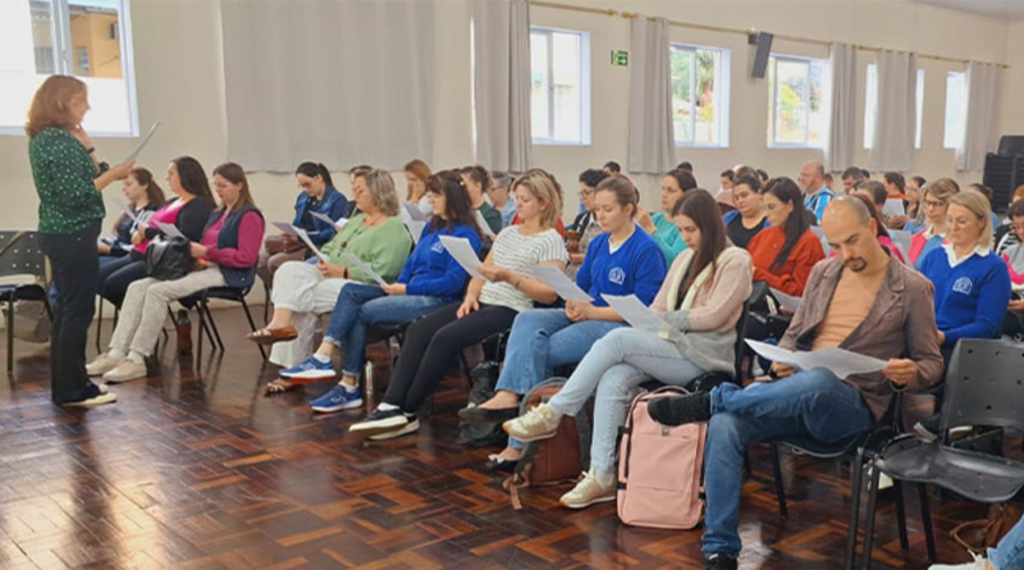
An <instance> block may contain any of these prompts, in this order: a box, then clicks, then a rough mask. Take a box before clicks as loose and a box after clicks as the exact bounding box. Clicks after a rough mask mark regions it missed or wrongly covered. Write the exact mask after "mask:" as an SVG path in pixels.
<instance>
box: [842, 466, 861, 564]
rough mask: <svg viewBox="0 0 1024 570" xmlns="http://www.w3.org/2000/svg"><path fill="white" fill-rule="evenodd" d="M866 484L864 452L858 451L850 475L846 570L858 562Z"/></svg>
mask: <svg viewBox="0 0 1024 570" xmlns="http://www.w3.org/2000/svg"><path fill="white" fill-rule="evenodd" d="M863 484H864V450H863V449H861V450H858V451H857V457H856V458H854V460H853V473H852V474H851V475H850V524H849V527H848V528H849V531H848V532H847V535H846V566H845V568H846V570H853V567H854V565H855V564H856V562H857V531H858V530H859V528H860V495H861V491H862V487H863Z"/></svg>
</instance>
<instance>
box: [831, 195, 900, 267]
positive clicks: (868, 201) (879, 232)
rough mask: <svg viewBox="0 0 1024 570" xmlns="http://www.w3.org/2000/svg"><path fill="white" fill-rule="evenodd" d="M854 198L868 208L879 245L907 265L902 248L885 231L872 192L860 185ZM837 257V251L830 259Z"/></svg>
mask: <svg viewBox="0 0 1024 570" xmlns="http://www.w3.org/2000/svg"><path fill="white" fill-rule="evenodd" d="M852 196H856V197H857V199H858V200H860V201H861V202H864V205H865V206H867V208H868V213H870V214H871V218H872V219H873V220H875V224H876V225H877V226H878V228H877V229H876V230H875V237H876V238H877V239H878V243H879V244H881V245H882V247H884V248H885V251H887V252H889V257H892V258H894V259H898V260H900V262H902V263H904V264H905V263H906V262H907V259H906V258H905V257H903V252H901V251H900V248H898V247H896V244H894V243H893V242H892V238H890V237H889V230H887V229H885V221H884V220H883V219H882V215H881V213H879V211H878V204H877V202H875V201H874V200H873V199H872V198H871V196H870V192H869V191H866V190H862V189H860V185H858V188H857V189H856V190H854V191H853V194H852ZM835 256H836V252H835V251H832V252H831V253H829V257H835Z"/></svg>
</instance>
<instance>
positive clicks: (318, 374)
mask: <svg viewBox="0 0 1024 570" xmlns="http://www.w3.org/2000/svg"><path fill="white" fill-rule="evenodd" d="M277 375H278V376H280V377H281V378H287V379H288V380H326V379H329V378H334V377H335V376H337V374H335V373H334V371H333V370H316V371H313V370H306V371H304V372H297V373H295V374H287V373H285V372H284V371H283V370H282V371H281V372H278V373H277Z"/></svg>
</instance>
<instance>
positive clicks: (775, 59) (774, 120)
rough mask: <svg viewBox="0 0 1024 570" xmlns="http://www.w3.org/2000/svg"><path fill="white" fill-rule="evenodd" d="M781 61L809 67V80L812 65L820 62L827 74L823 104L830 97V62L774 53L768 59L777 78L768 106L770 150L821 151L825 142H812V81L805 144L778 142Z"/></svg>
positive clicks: (809, 92)
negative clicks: (818, 143) (779, 69)
mask: <svg viewBox="0 0 1024 570" xmlns="http://www.w3.org/2000/svg"><path fill="white" fill-rule="evenodd" d="M779 61H785V62H790V63H802V64H804V65H805V66H806V67H807V76H808V78H810V75H811V65H812V64H813V63H815V62H820V63H821V64H822V65H824V70H825V74H824V77H823V78H822V86H821V87H822V99H823V101H822V104H826V103H827V101H826V99H827V97H828V91H827V90H828V88H829V85H828V76H829V74H830V73H831V69H830V68H829V62H828V60H827V59H823V58H817V57H808V56H799V55H784V54H774V53H773V54H771V56H769V59H768V65H769V66H770V67H771V69H770V72H771V74H772V76H773V77H774V78H775V85H774V87H775V88H774V89H771V90H770V91H771V92H770V93H769V94H768V105H769V109H770V113H772V115H771V116H770V117H769V119H770V120H769V121H768V124H769V125H770V126H771V129H770V130H769V131H768V148H769V149H787V150H789V149H797V150H801V149H802V150H808V149H814V150H820V149H822V148H824V147H825V141H824V140H822V141H821V144H820V145H815V144H812V143H811V142H810V128H811V83H810V81H808V82H807V92H806V100H807V111H806V113H805V117H804V120H805V121H806V125H807V129H806V130H805V132H804V142H802V143H789V142H779V141H778V137H777V136H776V135H777V129H778V127H779V116H778V111H779V106H778V92H779V79H778V77H779V73H778V66H779ZM826 106H827V105H826Z"/></svg>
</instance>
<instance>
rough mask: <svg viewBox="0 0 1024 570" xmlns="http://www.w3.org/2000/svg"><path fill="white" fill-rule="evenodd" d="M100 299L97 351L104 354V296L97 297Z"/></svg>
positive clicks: (97, 320)
mask: <svg viewBox="0 0 1024 570" xmlns="http://www.w3.org/2000/svg"><path fill="white" fill-rule="evenodd" d="M97 297H99V298H100V307H99V316H97V317H96V350H97V351H99V352H101V353H102V352H103V349H102V348H101V347H100V336H101V335H102V334H103V296H102V295H97Z"/></svg>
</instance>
